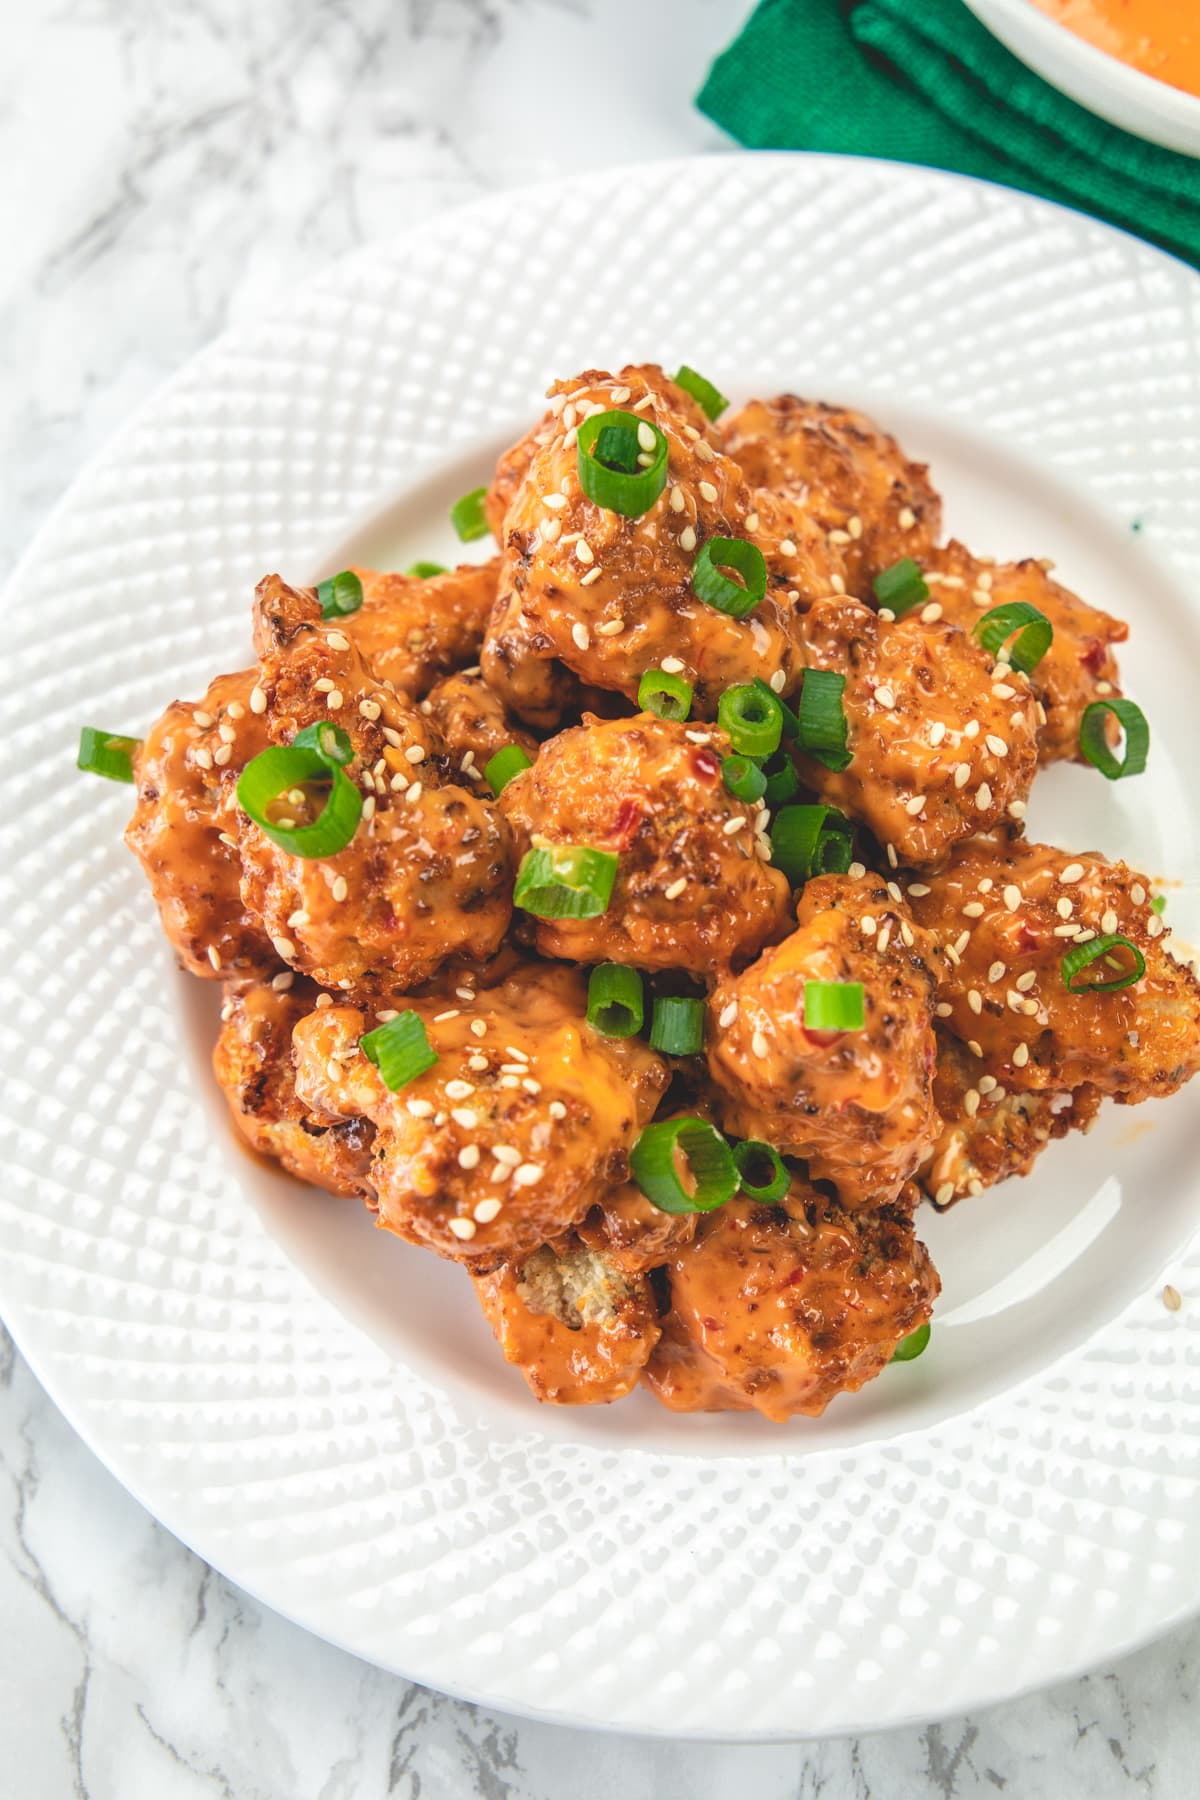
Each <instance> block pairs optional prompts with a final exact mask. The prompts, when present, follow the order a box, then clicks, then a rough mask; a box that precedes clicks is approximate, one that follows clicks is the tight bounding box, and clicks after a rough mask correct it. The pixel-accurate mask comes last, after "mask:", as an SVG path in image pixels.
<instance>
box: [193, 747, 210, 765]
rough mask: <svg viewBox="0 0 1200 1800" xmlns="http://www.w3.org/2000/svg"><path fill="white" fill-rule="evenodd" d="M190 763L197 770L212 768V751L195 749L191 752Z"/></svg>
mask: <svg viewBox="0 0 1200 1800" xmlns="http://www.w3.org/2000/svg"><path fill="white" fill-rule="evenodd" d="M192 761H193V762H194V763H195V764H196V767H197V768H198V769H211V768H212V766H213V759H212V751H211V750H204V749H195V750H193V751H192Z"/></svg>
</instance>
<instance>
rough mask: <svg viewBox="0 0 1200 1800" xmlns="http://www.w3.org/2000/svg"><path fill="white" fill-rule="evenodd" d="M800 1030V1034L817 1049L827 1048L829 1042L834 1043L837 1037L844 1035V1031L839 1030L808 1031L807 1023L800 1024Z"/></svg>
mask: <svg viewBox="0 0 1200 1800" xmlns="http://www.w3.org/2000/svg"><path fill="white" fill-rule="evenodd" d="M800 1031H801V1035H802V1036H803V1037H806V1038H807V1039H808V1041H809V1043H810V1044H812V1045H813V1046H814V1047H815V1048H816V1049H818V1050H828V1048H829V1046H830V1044H836V1043H837V1041H838V1039H839V1038H841V1037H844V1036H845V1033H844V1032H841V1031H810V1030H809V1029H808V1027H807V1025H802V1026H801V1027H800Z"/></svg>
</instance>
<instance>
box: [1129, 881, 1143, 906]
mask: <svg viewBox="0 0 1200 1800" xmlns="http://www.w3.org/2000/svg"><path fill="white" fill-rule="evenodd" d="M1129 898H1130V899H1131V900H1132V901H1133V904H1134V905H1135V906H1144V905H1145V903H1146V890H1145V888H1144V887H1143V886H1142V884H1141V882H1140V881H1135V882H1134V884H1133V886H1132V887H1131V888H1130V890H1129Z"/></svg>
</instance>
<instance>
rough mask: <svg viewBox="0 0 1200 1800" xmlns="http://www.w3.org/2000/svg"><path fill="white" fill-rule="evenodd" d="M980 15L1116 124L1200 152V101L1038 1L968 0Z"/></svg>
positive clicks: (1051, 78) (1046, 75)
mask: <svg viewBox="0 0 1200 1800" xmlns="http://www.w3.org/2000/svg"><path fill="white" fill-rule="evenodd" d="M967 5H968V6H969V7H970V9H971V11H972V12H973V13H974V14H975V17H976V18H977V19H978V20H979V21H980V22H981V23H982V24H984V25H986V26H987V28H988V30H989V31H991V32H993V33H994V35H995V36H996V37H998V38H999V39H1000V42H1001V43H1002V44H1003V45H1005V47H1006V48H1007V49H1009V50H1011V51H1012V53H1013V55H1014V56H1019V57H1020V59H1021V61H1022V62H1023V63H1025V64H1027V66H1028V67H1029V68H1031V69H1033V70H1034V72H1035V73H1036V74H1038V75H1040V76H1041V77H1042V78H1043V80H1045V81H1048V82H1050V84H1051V86H1052V87H1056V88H1058V89H1059V90H1060V92H1062V93H1064V94H1067V95H1068V96H1069V97H1070V98H1071V99H1072V100H1077V101H1078V102H1079V104H1080V106H1086V107H1087V109H1088V111H1089V112H1094V113H1097V114H1098V115H1099V117H1100V118H1102V119H1107V120H1108V122H1109V124H1110V125H1120V126H1121V127H1122V129H1123V130H1125V131H1132V132H1134V133H1135V134H1136V136H1138V137H1143V138H1148V139H1149V140H1150V142H1151V143H1152V144H1161V145H1163V147H1164V148H1165V149H1167V150H1182V151H1183V153H1184V154H1185V155H1186V156H1200V99H1198V98H1197V97H1196V96H1195V95H1194V94H1185V93H1184V92H1183V90H1182V89H1181V88H1174V87H1170V86H1168V84H1167V83H1166V82H1165V81H1156V80H1155V78H1154V77H1153V76H1152V75H1143V74H1142V72H1141V70H1140V69H1131V68H1130V67H1129V66H1128V64H1127V63H1123V62H1118V61H1117V59H1116V57H1115V56H1109V55H1108V54H1107V52H1106V51H1103V50H1097V49H1096V47H1095V46H1094V45H1093V44H1088V43H1085V42H1084V40H1083V38H1081V37H1076V35H1075V33H1074V32H1073V31H1068V30H1067V28H1066V26H1065V25H1059V24H1058V23H1057V21H1056V20H1054V19H1051V18H1048V17H1047V15H1046V14H1045V13H1044V12H1041V11H1040V10H1039V9H1038V8H1037V7H1036V6H1034V5H1033V4H1032V0H967Z"/></svg>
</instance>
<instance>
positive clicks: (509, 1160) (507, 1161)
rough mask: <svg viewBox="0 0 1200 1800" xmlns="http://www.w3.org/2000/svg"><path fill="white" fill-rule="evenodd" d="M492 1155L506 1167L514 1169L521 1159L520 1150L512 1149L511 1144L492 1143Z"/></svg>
mask: <svg viewBox="0 0 1200 1800" xmlns="http://www.w3.org/2000/svg"><path fill="white" fill-rule="evenodd" d="M492 1155H493V1156H494V1157H495V1159H496V1161H497V1162H498V1163H503V1164H504V1166H505V1168H507V1169H515V1168H516V1166H517V1164H518V1163H519V1162H520V1160H521V1152H520V1151H519V1150H514V1149H513V1147H512V1145H511V1144H493V1145H492Z"/></svg>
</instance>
